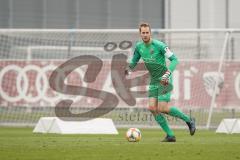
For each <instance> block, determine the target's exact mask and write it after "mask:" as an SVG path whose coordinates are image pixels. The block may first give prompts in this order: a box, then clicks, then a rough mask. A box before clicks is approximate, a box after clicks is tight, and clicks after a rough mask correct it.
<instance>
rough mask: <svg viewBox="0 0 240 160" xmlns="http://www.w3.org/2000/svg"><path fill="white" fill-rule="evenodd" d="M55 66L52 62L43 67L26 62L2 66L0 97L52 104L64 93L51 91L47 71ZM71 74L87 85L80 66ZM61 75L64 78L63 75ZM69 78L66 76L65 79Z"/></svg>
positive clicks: (74, 98)
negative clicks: (23, 64)
mask: <svg viewBox="0 0 240 160" xmlns="http://www.w3.org/2000/svg"><path fill="white" fill-rule="evenodd" d="M56 68H57V66H56V65H53V64H49V65H46V66H44V67H41V66H39V65H35V64H26V65H25V66H19V65H16V64H10V65H7V66H4V67H3V68H2V70H0V97H1V98H2V99H3V100H5V101H7V102H11V103H14V102H19V101H22V100H24V101H26V102H28V103H35V102H38V101H39V100H44V101H46V102H47V103H51V104H53V102H57V101H59V100H61V99H63V98H64V97H66V95H64V94H61V93H58V92H55V91H53V90H52V89H51V88H50V86H49V81H48V78H49V75H50V74H49V73H51V72H52V71H53V70H55V69H56ZM10 73H15V74H10ZM73 74H74V77H75V76H76V77H78V78H77V80H78V81H79V80H80V81H81V86H85V87H86V86H87V84H86V82H84V81H82V79H83V76H84V72H83V70H82V69H81V68H77V69H75V70H74V73H73ZM61 77H62V78H64V75H63V76H61ZM69 79H70V78H69ZM69 79H67V78H66V80H69ZM65 83H67V82H65ZM78 85H79V84H78ZM59 87H61V86H59ZM50 93H52V95H51V96H49V94H50ZM71 98H72V100H74V101H78V100H80V99H81V98H82V97H81V96H72V97H71Z"/></svg>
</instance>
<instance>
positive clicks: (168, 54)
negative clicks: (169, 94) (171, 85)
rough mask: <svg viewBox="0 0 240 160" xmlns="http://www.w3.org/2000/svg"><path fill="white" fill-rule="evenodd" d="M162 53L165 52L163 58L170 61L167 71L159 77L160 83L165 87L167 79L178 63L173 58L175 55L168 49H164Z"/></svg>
mask: <svg viewBox="0 0 240 160" xmlns="http://www.w3.org/2000/svg"><path fill="white" fill-rule="evenodd" d="M164 51H165V57H166V58H168V59H169V60H170V61H171V62H170V64H169V66H168V70H167V71H166V72H165V74H164V75H163V76H162V77H161V83H162V84H164V85H167V84H168V81H169V78H170V76H171V74H172V72H173V71H174V70H175V69H176V66H177V64H178V63H179V61H178V58H177V57H176V56H175V54H174V53H173V52H172V51H171V50H170V49H169V48H168V47H165V49H164Z"/></svg>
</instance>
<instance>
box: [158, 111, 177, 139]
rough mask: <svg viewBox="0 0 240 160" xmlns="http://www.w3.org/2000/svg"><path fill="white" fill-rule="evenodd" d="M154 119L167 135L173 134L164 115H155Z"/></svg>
mask: <svg viewBox="0 0 240 160" xmlns="http://www.w3.org/2000/svg"><path fill="white" fill-rule="evenodd" d="M154 118H155V120H156V121H157V123H158V124H159V125H160V126H161V127H162V129H163V131H164V132H165V133H167V135H169V136H174V133H173V131H172V130H171V129H170V128H169V126H168V122H167V120H166V118H165V117H164V115H162V114H158V115H156V116H155V117H154Z"/></svg>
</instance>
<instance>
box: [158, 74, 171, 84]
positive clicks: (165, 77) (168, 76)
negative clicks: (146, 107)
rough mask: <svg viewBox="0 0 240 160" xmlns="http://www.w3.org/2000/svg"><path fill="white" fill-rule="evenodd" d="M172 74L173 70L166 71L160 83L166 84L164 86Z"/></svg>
mask: <svg viewBox="0 0 240 160" xmlns="http://www.w3.org/2000/svg"><path fill="white" fill-rule="evenodd" d="M170 76H171V72H170V71H166V72H165V73H164V75H163V76H162V77H161V81H160V83H161V84H162V85H164V86H166V85H168V83H169V79H170Z"/></svg>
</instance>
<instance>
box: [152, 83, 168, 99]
mask: <svg viewBox="0 0 240 160" xmlns="http://www.w3.org/2000/svg"><path fill="white" fill-rule="evenodd" d="M160 90H161V87H160V86H159V85H149V89H148V97H149V98H156V99H157V100H158V101H159V102H169V101H170V99H171V92H168V93H166V94H159V93H160Z"/></svg>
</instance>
